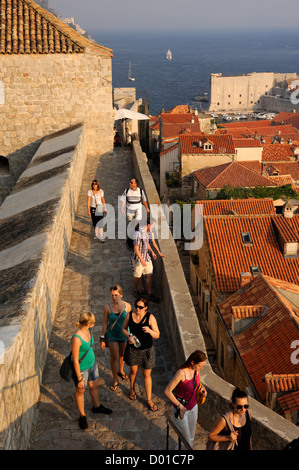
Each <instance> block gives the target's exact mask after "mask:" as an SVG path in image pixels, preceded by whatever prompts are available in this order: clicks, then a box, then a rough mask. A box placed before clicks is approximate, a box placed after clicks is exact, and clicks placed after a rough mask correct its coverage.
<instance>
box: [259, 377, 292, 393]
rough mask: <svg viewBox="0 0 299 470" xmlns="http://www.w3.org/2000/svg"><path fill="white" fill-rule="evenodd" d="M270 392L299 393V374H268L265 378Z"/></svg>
mask: <svg viewBox="0 0 299 470" xmlns="http://www.w3.org/2000/svg"><path fill="white" fill-rule="evenodd" d="M265 384H266V389H267V391H268V392H271V393H277V392H289V391H294V390H295V391H299V374H272V373H270V374H267V375H266V377H265Z"/></svg>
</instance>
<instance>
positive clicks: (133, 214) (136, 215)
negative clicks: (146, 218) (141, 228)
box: [127, 206, 142, 222]
mask: <svg viewBox="0 0 299 470" xmlns="http://www.w3.org/2000/svg"><path fill="white" fill-rule="evenodd" d="M133 219H136V220H141V219H142V206H140V207H138V208H137V209H136V210H135V211H134V210H133V211H132V210H131V209H127V220H128V221H129V222H131V220H133Z"/></svg>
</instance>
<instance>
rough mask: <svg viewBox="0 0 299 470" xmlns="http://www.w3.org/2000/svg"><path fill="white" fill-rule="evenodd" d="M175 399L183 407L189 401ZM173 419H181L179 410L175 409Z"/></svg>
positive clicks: (179, 398)
mask: <svg viewBox="0 0 299 470" xmlns="http://www.w3.org/2000/svg"><path fill="white" fill-rule="evenodd" d="M176 398H177V400H178V401H179V402H180V403H181V404H182V405H183V406H186V405H188V403H189V400H186V398H181V397H176ZM174 417H175V418H176V419H181V416H180V409H179V408H177V410H176V412H175V413H174Z"/></svg>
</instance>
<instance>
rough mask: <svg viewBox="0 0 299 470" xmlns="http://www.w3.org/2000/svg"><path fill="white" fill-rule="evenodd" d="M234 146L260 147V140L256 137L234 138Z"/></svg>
mask: <svg viewBox="0 0 299 470" xmlns="http://www.w3.org/2000/svg"><path fill="white" fill-rule="evenodd" d="M234 146H235V148H237V147H238V148H247V147H261V146H262V144H261V141H260V140H258V139H250V138H248V139H240V138H234Z"/></svg>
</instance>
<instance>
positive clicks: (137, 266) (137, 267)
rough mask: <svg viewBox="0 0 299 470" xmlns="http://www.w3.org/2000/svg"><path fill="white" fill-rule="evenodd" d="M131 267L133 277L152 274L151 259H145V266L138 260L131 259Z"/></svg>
mask: <svg viewBox="0 0 299 470" xmlns="http://www.w3.org/2000/svg"><path fill="white" fill-rule="evenodd" d="M132 267H133V273H134V277H138V278H140V277H141V276H142V275H143V274H144V275H146V274H152V273H153V269H154V268H153V263H152V262H151V261H147V263H146V265H145V266H142V264H141V263H140V261H136V260H135V259H132Z"/></svg>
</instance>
